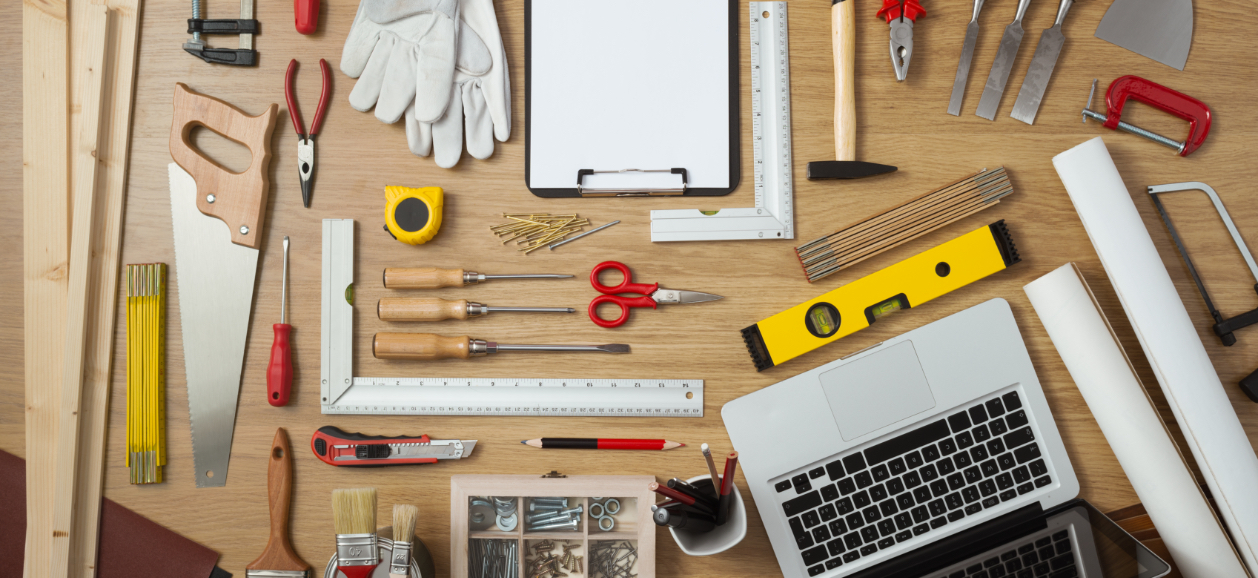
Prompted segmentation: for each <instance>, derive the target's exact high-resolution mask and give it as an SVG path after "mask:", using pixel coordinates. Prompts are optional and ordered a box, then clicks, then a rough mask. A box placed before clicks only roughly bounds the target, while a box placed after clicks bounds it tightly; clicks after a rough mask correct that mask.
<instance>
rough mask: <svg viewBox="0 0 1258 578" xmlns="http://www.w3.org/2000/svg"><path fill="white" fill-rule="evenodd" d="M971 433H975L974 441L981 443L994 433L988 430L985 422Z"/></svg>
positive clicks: (990, 437)
mask: <svg viewBox="0 0 1258 578" xmlns="http://www.w3.org/2000/svg"><path fill="white" fill-rule="evenodd" d="M970 433H972V434H974V441H975V442H977V443H980V444H981V443H983V442H986V441H987V440H989V439H992V433H991V432H989V431H987V425H985V424H980V425H979V426H978V427H976V428H974V429H972V430H970Z"/></svg>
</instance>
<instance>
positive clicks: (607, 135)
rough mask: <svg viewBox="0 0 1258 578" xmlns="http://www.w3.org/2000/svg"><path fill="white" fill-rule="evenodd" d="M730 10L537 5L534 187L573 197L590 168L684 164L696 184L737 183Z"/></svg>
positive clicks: (620, 183)
mask: <svg viewBox="0 0 1258 578" xmlns="http://www.w3.org/2000/svg"><path fill="white" fill-rule="evenodd" d="M730 10H731V3H730V2H728V0H635V1H632V2H623V1H614V0H533V2H532V13H531V14H532V20H531V22H532V30H531V34H530V43H531V44H530V50H531V55H530V69H529V70H530V79H529V94H530V96H529V107H530V108H529V119H528V120H529V127H528V131H529V135H528V138H529V150H530V163H529V171H530V174H529V179H530V182H529V183H528V184H529V186H530V187H532V188H564V189H571V188H574V187H575V186H576V176H577V171H578V170H580V169H595V170H621V169H630V168H632V169H671V168H685V169H686V170H687V171H688V173H689V175H688V176H689V179H690V185H689V186H691V187H696V188H725V187H729V186H730V182H729V181H730V174H729V173H730V166H729V154H730V131H729V113H730V110H729V99H730V78H729V57H730V55H729V22H730V21H729V19H730V12H729V11H730ZM734 82H737V79H735V80H734ZM583 184H584V185H585V186H588V187H594V188H613V187H633V188H645V187H650V188H669V187H676V186H678V185H679V184H680V179H679V177H677V176H674V175H669V174H662V175H661V174H629V175H615V174H613V175H593V176H590V177H587V178H586V179H585V180H584V181H583Z"/></svg>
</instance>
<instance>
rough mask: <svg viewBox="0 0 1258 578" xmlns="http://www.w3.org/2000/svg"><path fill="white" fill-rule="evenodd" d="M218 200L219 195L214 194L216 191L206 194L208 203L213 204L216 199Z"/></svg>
mask: <svg viewBox="0 0 1258 578" xmlns="http://www.w3.org/2000/svg"><path fill="white" fill-rule="evenodd" d="M216 200H218V197H216V196H214V193H210V194H208V195H206V196H205V202H207V203H209V204H211V205H213V204H214V201H216Z"/></svg>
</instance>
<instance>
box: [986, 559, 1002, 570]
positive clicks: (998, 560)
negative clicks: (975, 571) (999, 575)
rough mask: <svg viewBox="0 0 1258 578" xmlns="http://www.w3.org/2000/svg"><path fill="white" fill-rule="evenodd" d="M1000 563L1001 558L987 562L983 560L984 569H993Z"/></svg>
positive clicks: (987, 560)
mask: <svg viewBox="0 0 1258 578" xmlns="http://www.w3.org/2000/svg"><path fill="white" fill-rule="evenodd" d="M999 563H1000V558H988V559H986V560H983V567H984V568H991V567H992V566H995V565H997V564H999Z"/></svg>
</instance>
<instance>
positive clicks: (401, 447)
mask: <svg viewBox="0 0 1258 578" xmlns="http://www.w3.org/2000/svg"><path fill="white" fill-rule="evenodd" d="M475 448H476V440H434V439H429V438H428V436H426V435H425V436H418V437H416V436H395V437H389V436H369V435H363V434H360V433H349V432H347V431H344V430H342V429H341V428H338V427H336V426H330V425H325V426H323V427H321V428H319V429H318V431H316V432H315V433H314V435H313V436H311V438H310V449H311V451H313V452H314V454H315V456H316V457H318V458H319V459H321V460H323V461H324V463H327V464H331V465H334V466H392V465H400V464H435V463H437V460H458V459H463V458H465V457H468V456H470V455H472V450H473V449H475Z"/></svg>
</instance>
